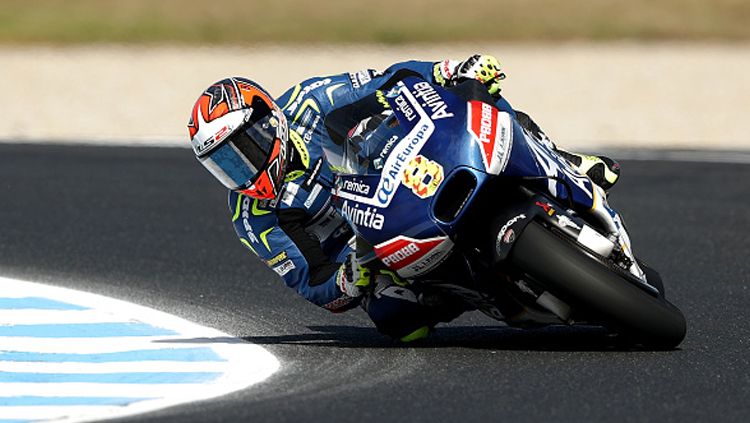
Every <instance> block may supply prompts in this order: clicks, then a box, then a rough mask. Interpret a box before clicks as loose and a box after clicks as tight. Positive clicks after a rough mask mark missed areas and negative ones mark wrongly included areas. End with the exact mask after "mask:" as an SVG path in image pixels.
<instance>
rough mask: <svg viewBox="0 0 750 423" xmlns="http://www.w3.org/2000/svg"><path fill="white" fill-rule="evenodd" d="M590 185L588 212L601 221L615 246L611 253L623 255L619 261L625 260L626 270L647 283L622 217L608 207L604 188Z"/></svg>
mask: <svg viewBox="0 0 750 423" xmlns="http://www.w3.org/2000/svg"><path fill="white" fill-rule="evenodd" d="M592 186H593V188H594V190H593V192H594V205H593V206H592V207H591V210H590V212H591V214H592V215H593V216H594V217H595V218H596V219H597V220H598V221H599V222H601V224H602V225H603V226H604V228H605V229H606V231H607V232H608V238H609V240H610V241H612V243H613V244H615V247H616V248H615V252H614V253H613V254H618V253H619V254H622V255H624V256H625V258H626V259H627V260H621V261H626V262H627V263H628V265H627V270H628V271H629V272H630V273H631V274H632V275H633V276H635V277H637V278H638V279H640V280H641V281H642V282H643V283H646V284H648V281H647V280H646V273H645V272H644V271H643V269H641V267H640V266H639V265H638V261H637V260H636V259H635V255H634V254H633V247H632V244H631V243H630V236H629V235H628V231H627V230H626V229H625V225H624V224H623V222H622V218H621V217H620V215H619V214H618V213H617V212H616V211H614V210H613V209H612V208H611V207H609V204H607V197H606V193H605V192H604V189H602V188H601V187H599V186H598V185H596V184H592Z"/></svg>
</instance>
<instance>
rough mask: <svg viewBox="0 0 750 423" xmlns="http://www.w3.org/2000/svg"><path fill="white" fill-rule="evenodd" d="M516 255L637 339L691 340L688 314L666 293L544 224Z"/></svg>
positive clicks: (523, 265) (591, 312)
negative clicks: (646, 287) (651, 289)
mask: <svg viewBox="0 0 750 423" xmlns="http://www.w3.org/2000/svg"><path fill="white" fill-rule="evenodd" d="M510 259H511V261H512V262H513V263H514V264H515V265H516V266H518V267H519V268H520V269H521V270H522V271H523V272H524V273H526V274H527V275H529V276H531V277H532V278H533V279H534V280H536V281H537V282H538V283H540V284H542V285H543V286H544V287H545V288H546V289H548V290H549V291H550V292H551V293H552V294H554V295H555V296H557V297H559V298H560V299H561V300H563V301H565V302H566V303H568V304H569V305H570V306H571V307H573V309H574V310H578V311H579V312H583V313H584V314H585V315H586V316H587V317H589V318H592V319H596V320H597V321H601V322H602V323H603V324H604V325H605V326H607V327H610V328H612V329H615V330H616V331H618V332H619V333H620V334H622V335H624V336H626V337H627V338H628V339H632V340H633V341H634V342H635V343H638V344H642V345H644V346H647V347H652V348H673V347H675V346H677V345H678V344H679V343H680V342H682V340H683V339H684V338H685V332H686V323H685V317H684V316H683V315H682V312H681V311H680V310H679V309H678V308H677V307H675V306H674V305H672V304H671V303H669V302H668V301H667V300H666V299H664V298H663V296H662V295H660V297H661V298H656V297H654V296H652V295H650V294H648V293H647V292H645V291H643V290H642V289H640V288H638V287H637V286H635V285H634V283H633V282H631V281H629V280H627V279H626V278H625V277H623V276H622V275H618V274H617V273H616V272H613V271H612V270H610V269H609V268H608V267H607V266H606V265H605V264H604V263H602V262H601V261H599V260H598V259H596V258H594V257H593V256H591V255H589V254H588V253H587V252H584V251H583V250H581V249H580V248H578V247H577V246H576V245H574V244H573V241H572V240H571V241H567V240H565V239H562V238H561V237H560V236H558V235H556V234H554V233H552V232H550V231H549V230H548V229H546V228H545V227H543V226H542V225H541V224H540V223H538V222H532V223H530V224H529V225H528V226H527V227H526V229H525V230H524V231H523V233H522V234H521V236H520V237H519V239H518V240H517V241H516V243H515V245H514V246H513V250H512V251H511V255H510Z"/></svg>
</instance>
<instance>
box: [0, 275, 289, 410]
mask: <svg viewBox="0 0 750 423" xmlns="http://www.w3.org/2000/svg"><path fill="white" fill-rule="evenodd" d="M278 368H279V362H278V360H277V359H276V358H275V357H274V356H273V355H271V354H270V353H269V352H268V351H266V350H265V349H263V348H261V347H260V346H257V345H253V344H250V343H248V342H245V341H243V340H241V339H238V338H235V337H233V336H231V335H228V334H225V333H222V332H219V331H217V330H215V329H211V328H208V327H204V326H200V325H197V324H195V323H191V322H188V321H186V320H184V319H181V318H179V317H176V316H173V315H170V314H167V313H163V312H160V311H157V310H153V309H150V308H147V307H143V306H139V305H135V304H131V303H127V302H125V301H120V300H115V299H111V298H108V297H104V296H101V295H96V294H90V293H85V292H81V291H75V290H71V289H66V288H59V287H53V286H49V285H41V284H36V283H32V282H24V281H19V280H14V279H8V278H2V277H0V421H3V420H9V419H10V420H12V421H17V422H27V421H45V420H54V421H56V422H73V421H76V422H78V421H91V420H100V419H105V418H114V417H122V416H127V415H132V414H137V413H143V412H146V411H153V410H157V409H161V408H165V407H169V406H174V405H177V404H183V403H188V402H193V401H198V400H204V399H209V398H214V397H217V396H221V395H225V394H228V393H230V392H234V391H237V390H240V389H244V388H246V387H248V386H251V385H253V384H255V383H258V382H261V381H263V380H265V379H266V378H268V377H269V376H271V375H272V374H273V373H274V372H275V371H276V370H278Z"/></svg>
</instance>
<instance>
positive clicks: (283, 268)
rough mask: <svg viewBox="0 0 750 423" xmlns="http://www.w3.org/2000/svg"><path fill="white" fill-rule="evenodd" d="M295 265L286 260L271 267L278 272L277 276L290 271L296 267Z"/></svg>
mask: <svg viewBox="0 0 750 423" xmlns="http://www.w3.org/2000/svg"><path fill="white" fill-rule="evenodd" d="M296 268H297V266H295V265H294V262H293V261H291V260H287V261H285V262H283V263H281V264H280V265H278V266H276V267H274V268H273V271H274V272H276V273H278V275H279V276H284V275H286V274H287V273H289V272H291V271H292V270H294V269H296Z"/></svg>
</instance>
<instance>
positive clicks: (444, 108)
mask: <svg viewBox="0 0 750 423" xmlns="http://www.w3.org/2000/svg"><path fill="white" fill-rule="evenodd" d="M412 94H414V98H416V99H417V100H418V101H419V102H420V104H421V105H422V107H427V108H429V109H430V118H431V119H432V120H438V119H445V118H450V117H453V116H455V115H454V114H453V113H452V112H450V111H448V105H447V104H446V103H445V100H443V98H442V97H441V96H440V94H438V92H437V91H435V88H433V86H432V84H430V83H429V82H418V83H416V84H414V86H413V91H412Z"/></svg>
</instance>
